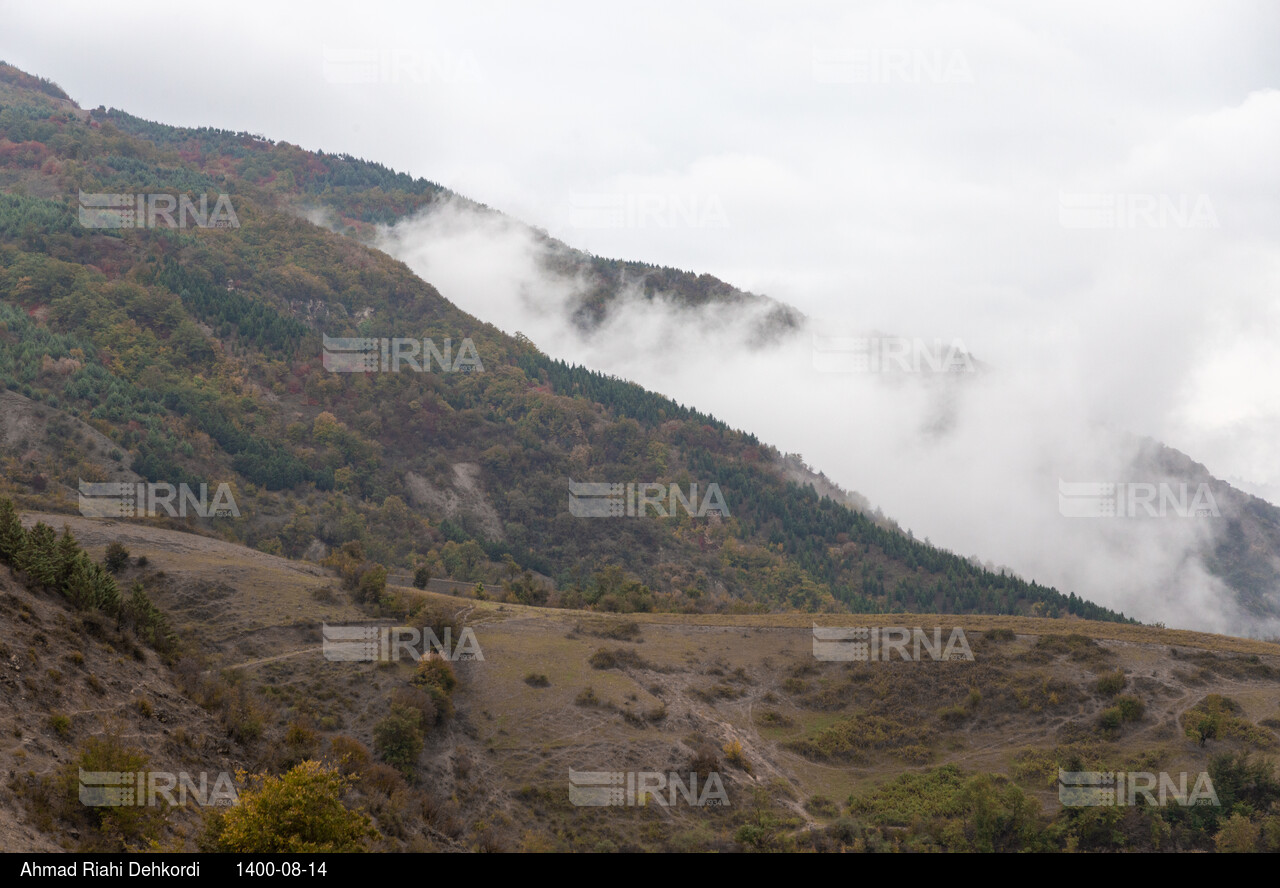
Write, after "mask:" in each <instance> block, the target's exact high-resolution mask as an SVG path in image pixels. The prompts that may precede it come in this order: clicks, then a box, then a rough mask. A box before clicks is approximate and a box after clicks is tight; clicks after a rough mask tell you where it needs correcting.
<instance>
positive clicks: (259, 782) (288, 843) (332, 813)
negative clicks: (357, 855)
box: [206, 761, 377, 854]
mask: <svg viewBox="0 0 1280 888" xmlns="http://www.w3.org/2000/svg"><path fill="white" fill-rule="evenodd" d="M241 773H242V774H243V772H241ZM250 780H251V782H252V785H251V787H250V788H248V789H246V790H244V791H243V792H241V793H240V801H239V804H237V805H236V806H235V807H233V808H230V809H228V810H227V811H226V812H225V813H221V812H219V813H215V815H213V817H212V818H211V820H210V822H209V824H208V826H209V829H208V832H207V833H206V835H207V842H206V846H207V847H208V850H213V851H221V852H230V853H239V854H298V853H323V852H355V851H366V850H368V840H369V839H371V838H373V837H375V836H376V835H377V832H376V831H375V830H374V829H373V823H372V821H370V819H369V817H368V816H367V815H365V814H361V813H358V812H356V811H351V810H349V809H347V808H346V807H345V806H344V805H343V803H342V795H343V792H344V790H345V789H346V786H347V783H348V778H346V777H344V776H343V775H342V774H339V773H338V771H337V770H336V769H334V768H326V767H325V766H324V765H322V764H320V763H319V762H315V761H306V762H302V763H301V764H299V765H296V766H294V767H293V768H292V769H290V770H289V771H288V772H287V773H286V774H284V775H282V776H279V777H271V776H267V775H261V774H260V775H256V776H254V777H252V778H250Z"/></svg>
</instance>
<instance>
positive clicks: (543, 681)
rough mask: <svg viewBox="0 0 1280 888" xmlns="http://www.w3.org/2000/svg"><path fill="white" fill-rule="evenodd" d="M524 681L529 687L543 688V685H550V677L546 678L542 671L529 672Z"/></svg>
mask: <svg viewBox="0 0 1280 888" xmlns="http://www.w3.org/2000/svg"><path fill="white" fill-rule="evenodd" d="M524 683H525V684H527V685H528V686H529V687H531V688H545V687H550V685H551V681H550V679H548V678H547V677H546V676H545V675H543V674H542V673H533V672H530V673H529V674H528V675H526V676H525V677H524Z"/></svg>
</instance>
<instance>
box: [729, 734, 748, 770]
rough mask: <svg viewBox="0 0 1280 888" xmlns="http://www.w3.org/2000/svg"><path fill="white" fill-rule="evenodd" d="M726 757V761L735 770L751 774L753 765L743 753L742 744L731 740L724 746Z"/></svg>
mask: <svg viewBox="0 0 1280 888" xmlns="http://www.w3.org/2000/svg"><path fill="white" fill-rule="evenodd" d="M724 757H725V761H727V762H728V763H729V764H731V765H733V766H734V767H735V768H737V769H739V770H741V771H746V772H747V773H748V774H750V773H751V763H750V762H748V761H747V757H746V755H744V754H743V752H742V744H741V743H739V742H738V741H737V740H730V741H729V742H728V743H726V744H725V745H724Z"/></svg>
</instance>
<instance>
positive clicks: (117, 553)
mask: <svg viewBox="0 0 1280 888" xmlns="http://www.w3.org/2000/svg"><path fill="white" fill-rule="evenodd" d="M102 563H103V564H104V565H106V568H107V570H109V571H111V572H112V573H113V574H118V573H120V571H122V570H124V569H125V568H126V567H128V566H129V550H128V549H126V548H125V547H124V544H122V543H121V542H120V541H119V540H115V541H113V542H110V543H108V544H107V551H106V554H105V555H104V556H103V559H102Z"/></svg>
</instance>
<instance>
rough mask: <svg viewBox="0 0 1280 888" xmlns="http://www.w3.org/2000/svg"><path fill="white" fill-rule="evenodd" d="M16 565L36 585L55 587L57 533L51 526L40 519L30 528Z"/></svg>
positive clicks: (47, 587)
mask: <svg viewBox="0 0 1280 888" xmlns="http://www.w3.org/2000/svg"><path fill="white" fill-rule="evenodd" d="M18 567H19V568H20V569H21V570H23V571H25V572H26V574H27V576H28V577H29V578H30V579H31V581H32V582H33V583H35V584H36V585H38V586H42V587H44V588H46V589H53V588H56V587H57V583H58V535H57V533H55V532H54V530H53V528H52V527H50V526H49V525H47V524H45V523H44V522H43V521H41V522H39V523H38V524H36V526H35V527H33V528H31V532H30V533H29V534H27V545H26V547H25V548H24V549H23V552H22V557H21V560H20V562H19V564H18Z"/></svg>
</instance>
